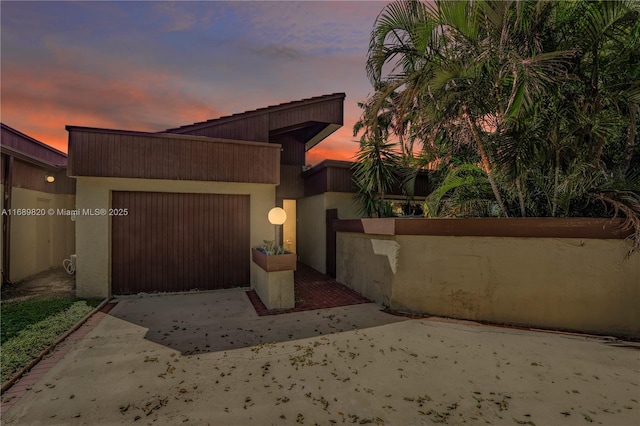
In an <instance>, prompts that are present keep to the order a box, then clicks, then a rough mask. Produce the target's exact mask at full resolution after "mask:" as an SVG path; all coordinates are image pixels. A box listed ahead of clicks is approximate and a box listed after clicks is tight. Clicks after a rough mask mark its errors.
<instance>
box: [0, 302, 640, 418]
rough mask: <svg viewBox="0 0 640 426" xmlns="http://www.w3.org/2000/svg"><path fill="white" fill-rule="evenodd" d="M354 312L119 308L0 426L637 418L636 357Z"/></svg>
mask: <svg viewBox="0 0 640 426" xmlns="http://www.w3.org/2000/svg"><path fill="white" fill-rule="evenodd" d="M610 343H611V342H610V341H607V340H606V339H589V338H585V337H576V336H566V335H560V334H550V333H539V332H531V331H520V330H514V329H504V328H497V327H487V326H478V325H471V324H461V323H446V322H439V321H433V320H406V319H404V318H401V317H395V316H391V315H388V314H385V313H383V312H380V311H379V307H378V306H376V305H374V304H362V305H355V306H347V307H341V308H332V309H326V310H320V311H307V312H299V313H292V314H285V315H278V316H267V317H258V316H257V315H256V314H255V312H254V310H253V308H252V307H251V305H250V303H249V302H248V299H247V297H246V295H245V294H244V292H242V291H220V292H210V293H198V294H185V295H171V296H145V297H141V298H130V299H123V300H121V301H120V302H119V303H118V305H117V306H116V307H115V308H114V309H113V310H112V311H111V312H110V313H109V315H108V316H106V317H105V318H104V319H103V320H102V321H101V322H100V323H99V324H98V325H97V326H96V327H95V329H94V330H93V331H92V332H90V333H89V334H88V335H87V336H86V337H85V338H84V339H81V340H79V341H77V342H75V343H74V347H73V349H72V350H71V351H70V352H69V353H68V354H67V355H66V356H65V358H63V359H62V360H61V361H59V362H58V364H56V365H55V366H54V367H53V368H52V369H51V370H50V371H49V372H48V373H47V375H46V376H44V378H43V379H41V380H40V381H39V382H38V383H36V384H35V385H34V386H33V387H32V389H31V390H30V391H28V392H27V393H26V394H25V395H24V396H23V397H22V399H21V400H20V401H19V402H17V403H16V405H15V406H14V407H13V408H12V409H11V410H9V411H8V413H7V414H6V415H5V417H4V418H3V419H2V421H3V423H4V424H7V425H45V424H46V425H76V424H77V425H119V424H134V425H135V424H159V425H179V424H195V425H207V424H208V425H271V424H294V425H297V424H306V425H314V424H319V425H330V424H342V423H346V424H386V425H422V424H425V425H428V424H435V423H448V424H463V423H465V424H494V425H495V424H505V425H517V424H529V425H538V426H540V425H565V424H566V425H573V424H576V425H578V424H580V425H583V424H588V423H592V422H593V423H598V424H606V425H638V424H639V423H640V407H639V403H638V401H640V351H639V350H638V349H636V348H632V347H620V346H613V345H611V344H610Z"/></svg>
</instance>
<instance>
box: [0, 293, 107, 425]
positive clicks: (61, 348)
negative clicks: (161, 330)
mask: <svg viewBox="0 0 640 426" xmlns="http://www.w3.org/2000/svg"><path fill="white" fill-rule="evenodd" d="M117 303H118V302H110V303H107V304H106V305H104V306H103V307H102V308H101V309H100V310H99V311H97V312H96V313H94V314H93V315H92V316H91V317H90V318H89V319H87V320H86V321H85V322H84V324H82V326H80V327H79V328H78V329H77V330H76V331H74V332H73V333H71V334H70V335H69V336H67V338H66V339H65V340H64V341H62V342H61V343H60V344H59V345H58V347H56V348H55V349H54V350H53V352H52V353H51V354H50V355H49V356H47V357H46V358H43V359H42V360H40V361H39V362H38V363H37V364H36V365H34V366H33V367H32V368H31V369H30V370H29V371H28V372H27V373H25V374H24V376H22V377H21V378H20V379H19V380H18V381H17V382H15V383H14V384H13V385H12V386H11V387H10V388H9V389H7V391H6V392H5V393H3V394H2V400H1V402H2V406H1V407H0V414H2V415H4V414H5V413H6V412H7V411H9V409H11V407H13V406H14V405H15V403H16V402H18V401H19V400H20V398H22V397H23V396H24V394H25V393H27V392H28V391H29V390H30V389H31V387H32V386H33V385H35V384H36V383H37V382H38V381H39V380H40V379H42V377H44V376H45V374H47V373H48V372H49V370H51V369H52V368H53V367H54V366H55V365H56V364H57V363H58V361H60V360H61V359H62V358H64V356H65V355H66V354H67V353H68V352H69V351H70V350H71V347H70V346H69V342H74V341H76V340H80V338H82V337H84V336H85V335H86V334H87V333H88V332H90V331H91V330H93V328H94V327H95V326H96V325H97V324H98V323H99V322H100V320H102V318H104V317H105V316H106V315H107V314H108V313H109V311H111V309H113V307H114V306H115V305H116V304H117Z"/></svg>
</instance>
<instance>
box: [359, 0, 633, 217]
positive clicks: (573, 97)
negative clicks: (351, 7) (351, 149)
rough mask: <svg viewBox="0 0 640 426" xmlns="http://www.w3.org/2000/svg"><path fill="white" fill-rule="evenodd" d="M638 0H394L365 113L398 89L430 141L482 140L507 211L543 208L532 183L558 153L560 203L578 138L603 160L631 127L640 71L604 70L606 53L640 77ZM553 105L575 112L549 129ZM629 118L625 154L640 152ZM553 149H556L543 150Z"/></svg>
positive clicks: (379, 40) (410, 122)
mask: <svg viewBox="0 0 640 426" xmlns="http://www.w3.org/2000/svg"><path fill="white" fill-rule="evenodd" d="M611 3H615V4H611ZM637 8H638V4H637V3H635V4H634V3H632V2H625V1H618V2H586V1H578V2H548V1H537V0H533V1H483V0H478V1H474V2H467V1H436V2H435V3H422V2H420V1H417V0H399V1H396V2H394V3H391V4H389V5H388V6H387V7H385V8H384V10H383V11H382V12H381V13H380V15H379V16H378V18H377V19H376V22H375V25H374V29H373V31H372V34H371V40H370V46H369V55H368V60H367V72H368V75H369V78H370V80H371V82H372V84H373V86H374V88H377V89H378V90H376V93H375V94H374V95H373V96H372V97H371V98H370V100H369V103H368V107H369V108H368V115H367V117H365V118H366V119H368V124H369V125H375V124H374V120H375V119H376V117H377V115H378V113H379V111H380V109H381V108H388V106H389V105H388V102H387V103H385V102H386V100H387V99H388V98H389V96H390V94H391V93H396V94H397V95H396V98H395V102H394V103H393V105H392V107H394V108H396V109H397V111H396V115H397V116H404V117H405V118H406V120H404V122H405V127H404V130H406V129H410V130H409V131H410V132H411V133H413V134H420V135H423V136H424V137H425V139H424V140H423V142H425V143H428V142H427V140H426V138H435V137H436V136H437V137H439V138H440V137H442V135H446V136H445V137H444V138H443V139H452V138H454V139H456V140H457V141H458V143H461V144H465V143H466V144H467V145H468V146H471V147H473V149H474V150H475V152H476V154H477V156H478V163H479V164H480V165H481V167H482V169H483V170H484V171H485V172H486V174H487V179H488V181H489V183H490V186H491V189H492V192H493V194H494V198H495V200H496V203H497V204H498V205H499V207H500V210H501V212H502V214H503V215H509V214H510V213H511V214H516V213H519V214H520V215H521V216H525V215H527V211H536V210H538V209H537V208H533V209H531V207H530V206H532V205H533V204H535V202H536V200H537V199H538V198H537V195H536V193H537V192H539V191H537V190H535V188H534V190H533V191H532V190H531V189H530V188H529V187H530V186H531V185H534V184H535V183H536V182H537V177H536V174H537V173H538V171H537V169H536V168H537V167H538V163H539V162H540V161H541V160H542V161H543V162H549V161H551V162H554V163H555V167H554V168H552V169H551V170H553V174H554V178H555V179H554V182H555V187H554V191H555V195H552V198H553V197H555V198H556V203H555V204H556V205H557V198H558V196H559V187H560V184H561V182H560V177H561V176H562V175H563V174H562V173H560V172H561V171H562V170H564V168H566V167H567V166H568V165H569V163H570V162H569V161H568V160H566V159H565V158H564V157H566V156H569V155H575V150H574V149H573V148H572V146H579V145H581V144H582V145H583V146H582V151H584V152H589V155H591V156H592V157H593V160H592V161H593V162H594V163H595V162H598V161H599V158H600V157H601V156H602V152H603V149H604V148H606V144H605V141H606V140H607V138H608V137H609V136H611V135H612V134H614V133H615V131H616V129H617V128H619V127H620V122H619V120H618V119H617V118H615V117H619V115H616V114H614V113H613V112H612V111H613V109H614V108H612V107H611V106H612V105H615V108H617V109H619V110H624V111H629V112H628V113H625V114H627V116H628V117H634V116H636V115H637V113H635V112H634V111H636V110H637V108H636V107H635V105H637V102H636V103H634V102H633V100H634V99H636V100H637V96H635V97H634V96H633V93H638V91H637V85H638V80H640V78H635V79H633V78H631V79H627V81H626V86H625V85H624V84H623V83H624V82H622V81H613V80H612V79H611V76H610V75H609V76H608V77H606V78H604V77H603V76H604V74H601V73H600V74H599V70H600V71H601V70H602V68H603V63H604V62H607V63H611V65H610V66H609V69H610V70H609V74H615V73H613V72H611V71H612V70H613V69H614V67H615V68H616V69H621V68H624V66H627V68H629V69H627V71H626V72H625V73H624V76H625V77H630V76H632V75H633V71H632V70H631V68H633V67H629V65H630V64H632V62H633V60H632V58H631V57H632V56H633V55H636V56H635V57H636V58H637V57H638V54H637V52H638V44H637V40H638V34H639V33H640V31H638V29H637V28H638V24H637V22H638V21H637V11H636V10H637ZM586 32H590V33H591V34H590V35H589V36H588V37H583V38H584V39H581V37H582V34H584V33H586ZM616 36H619V39H617V38H616ZM604 47H607V48H606V49H604ZM614 57H618V58H622V59H621V60H620V61H618V62H617V63H616V61H612V59H613V58H614ZM635 69H636V70H637V69H640V67H637V66H636V67H635ZM636 73H637V71H636ZM638 77H640V76H638ZM586 80H589V81H590V82H591V83H590V84H587V83H589V81H587V82H586V83H585V81H586ZM614 83H615V84H614ZM590 86H591V87H593V89H589V87H590ZM584 88H586V89H584ZM614 88H617V90H618V92H615V90H614ZM582 89H584V90H582ZM581 90H582V91H581ZM634 90H636V92H634ZM625 102H626V106H625V104H624V103H625ZM549 106H552V107H553V108H552V109H555V110H556V111H560V112H563V113H567V114H568V118H569V119H568V120H560V121H556V122H555V123H556V124H555V125H552V126H550V128H548V129H545V128H544V123H541V122H540V121H539V119H540V118H541V117H542V118H544V117H547V118H549V117H550V114H549V113H548V111H549ZM578 106H579V107H580V108H578ZM623 115H624V114H623ZM611 117H614V118H613V119H612V118H611ZM628 123H629V131H628V132H627V134H628V135H632V136H629V137H627V139H626V140H627V143H626V146H627V149H626V151H625V152H627V153H628V152H631V153H632V154H630V155H628V156H627V155H626V154H625V158H627V157H629V158H630V157H632V156H633V146H634V145H633V143H634V141H635V130H634V129H635V127H634V123H635V121H633V120H629V121H628ZM616 126H618V127H616ZM532 127H533V128H536V129H537V132H538V133H534V132H531V131H530V130H529V129H530V128H532ZM577 129H579V130H580V132H577ZM580 133H581V134H580ZM432 140H433V139H432ZM585 143H587V145H588V149H585V146H584V144H585ZM544 153H546V155H549V154H551V153H553V155H551V157H540V156H541V155H543V154H544ZM581 155H583V154H581ZM581 158H583V157H581ZM585 161H586V160H585ZM629 162H631V160H629ZM622 168H623V169H625V168H626V169H628V168H629V167H625V166H624V164H623V166H622ZM552 192H553V191H552ZM505 197H507V198H506V199H505ZM507 201H508V203H507ZM512 201H514V202H512ZM552 210H553V211H554V212H555V211H556V210H557V207H556V208H552Z"/></svg>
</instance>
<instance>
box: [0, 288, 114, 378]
mask: <svg viewBox="0 0 640 426" xmlns="http://www.w3.org/2000/svg"><path fill="white" fill-rule="evenodd" d="M100 302H101V301H100V300H79V299H76V298H60V297H58V298H48V299H31V300H25V301H19V302H3V303H2V312H1V315H0V326H1V327H2V333H1V334H2V339H1V344H2V348H1V349H2V353H1V354H0V368H1V371H2V373H1V376H2V377H1V380H2V382H4V381H5V380H7V379H8V378H9V377H11V376H12V375H13V374H14V373H16V372H17V371H18V370H19V369H21V368H22V367H24V366H26V365H27V364H28V363H29V362H30V361H31V360H32V359H34V358H35V357H36V356H37V355H38V354H39V353H40V352H41V351H42V350H43V349H45V348H46V347H47V346H49V345H50V344H52V343H53V342H55V341H56V339H57V338H58V337H59V336H60V335H62V334H63V333H64V332H65V331H67V330H68V329H69V328H71V327H72V326H73V325H74V324H75V323H76V322H78V321H79V320H80V319H81V318H82V317H84V316H85V315H86V314H88V313H89V312H91V310H93V308H95V307H96V306H98V305H99V304H100Z"/></svg>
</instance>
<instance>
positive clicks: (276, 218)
mask: <svg viewBox="0 0 640 426" xmlns="http://www.w3.org/2000/svg"><path fill="white" fill-rule="evenodd" d="M286 220H287V212H285V211H284V210H283V209H281V208H280V207H274V208H272V209H271V210H269V223H270V224H272V225H282V224H283V223H285V222H286Z"/></svg>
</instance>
